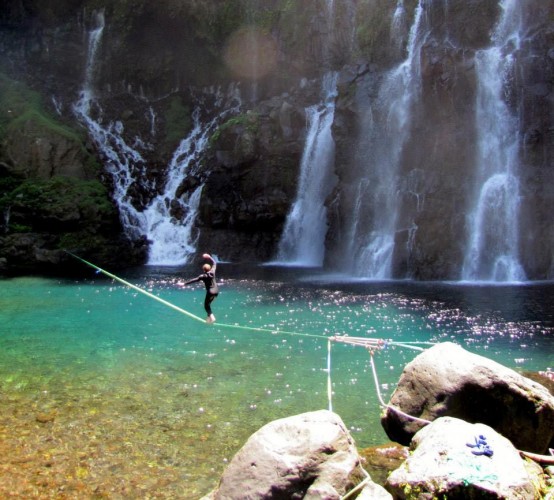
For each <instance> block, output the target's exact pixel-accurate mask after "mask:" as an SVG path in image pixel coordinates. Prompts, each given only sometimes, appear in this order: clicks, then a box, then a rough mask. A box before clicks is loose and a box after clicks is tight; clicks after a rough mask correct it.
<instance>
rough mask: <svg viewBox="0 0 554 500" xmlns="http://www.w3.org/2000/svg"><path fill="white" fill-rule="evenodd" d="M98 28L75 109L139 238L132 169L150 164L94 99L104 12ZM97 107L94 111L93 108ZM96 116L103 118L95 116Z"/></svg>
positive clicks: (140, 221) (91, 34)
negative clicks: (104, 116)
mask: <svg viewBox="0 0 554 500" xmlns="http://www.w3.org/2000/svg"><path fill="white" fill-rule="evenodd" d="M95 23H96V27H95V28H93V29H92V30H91V31H90V32H89V41H88V51H87V61H86V67H85V79H84V82H83V88H82V90H81V92H80V94H79V99H78V101H77V102H76V103H75V105H74V106H73V111H74V112H75V114H76V116H77V118H78V119H79V120H80V121H81V123H83V124H84V125H85V127H86V128H87V129H88V131H89V133H90V135H91V137H92V139H93V140H94V142H95V143H96V145H97V147H98V148H99V150H100V151H101V152H102V154H103V156H104V162H105V163H104V166H105V168H106V170H107V172H108V173H109V174H110V175H111V176H112V179H113V186H114V193H113V198H114V200H115V201H116V203H117V205H118V207H119V214H120V218H121V222H122V224H123V227H124V229H125V231H126V232H127V234H128V235H129V236H130V237H131V238H133V239H137V238H139V237H141V236H142V235H143V234H144V233H143V231H142V227H143V225H144V224H143V217H142V214H140V213H139V212H138V211H137V210H136V209H135V208H134V207H133V205H132V203H131V200H130V198H129V197H128V194H127V193H128V190H129V188H130V186H131V185H132V184H133V182H134V179H133V177H132V175H131V169H132V167H134V166H138V168H139V169H141V170H142V171H144V169H145V167H146V165H145V162H144V159H143V158H142V156H141V154H140V152H139V151H137V150H136V149H134V148H133V147H131V146H129V145H128V144H127V143H126V142H125V141H124V140H123V138H122V135H121V134H122V132H123V124H122V123H121V122H119V121H116V122H110V123H109V124H107V125H103V124H102V121H101V120H102V110H101V109H100V108H99V106H97V104H96V102H95V99H94V71H95V69H96V58H97V57H96V56H97V52H98V48H99V47H100V44H101V40H102V34H103V32H104V27H105V20H104V13H103V12H102V11H100V12H98V13H96V15H95ZM93 108H94V109H93ZM94 113H95V114H96V115H97V116H98V117H99V118H96V117H94V116H93V114H94Z"/></svg>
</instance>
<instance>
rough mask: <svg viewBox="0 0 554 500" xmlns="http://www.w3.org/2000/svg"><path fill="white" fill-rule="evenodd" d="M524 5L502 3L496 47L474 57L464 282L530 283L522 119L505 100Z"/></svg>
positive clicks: (494, 40)
mask: <svg viewBox="0 0 554 500" xmlns="http://www.w3.org/2000/svg"><path fill="white" fill-rule="evenodd" d="M522 3H523V2H522V1H521V0H505V1H503V2H502V4H501V7H502V15H501V19H500V21H499V23H498V25H497V27H496V29H495V32H494V34H493V38H492V45H491V46H490V47H489V48H488V49H485V50H482V51H479V52H478V53H477V54H476V56H475V63H476V73H477V77H478V92H477V104H476V115H475V119H476V127H477V132H478V137H479V143H478V152H477V169H478V170H477V181H476V187H475V197H474V201H473V210H472V211H471V213H470V216H469V228H470V231H469V242H468V249H467V252H466V256H465V260H464V266H463V270H462V279H464V280H471V281H474V280H479V281H493V282H497V281H502V282H506V281H507V282H511V281H522V280H525V273H524V271H523V269H522V267H521V265H520V263H519V211H520V209H519V205H520V194H519V178H518V155H519V139H518V132H517V131H518V120H517V116H516V114H515V113H514V112H513V111H512V110H511V109H510V107H509V104H508V102H507V101H506V96H507V89H509V86H510V85H511V83H512V82H511V79H512V73H513V68H514V57H515V52H516V51H517V50H518V49H519V47H520V33H521V31H522V26H521V24H522Z"/></svg>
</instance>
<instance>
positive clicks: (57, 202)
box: [0, 177, 117, 232]
mask: <svg viewBox="0 0 554 500" xmlns="http://www.w3.org/2000/svg"><path fill="white" fill-rule="evenodd" d="M8 208H10V209H11V213H12V215H13V216H14V220H13V222H10V227H9V228H8V229H9V232H22V231H29V230H30V229H35V225H36V224H38V225H40V224H41V221H43V220H44V219H45V218H52V219H58V220H61V221H64V220H69V221H71V222H72V223H75V222H79V223H80V224H81V225H83V226H91V227H92V228H95V227H97V226H98V225H99V224H100V223H101V222H103V221H106V220H110V219H113V218H115V217H116V216H117V214H116V210H115V207H114V206H113V204H112V203H111V201H110V199H109V195H108V191H107V189H106V188H105V187H104V186H103V185H102V184H101V183H100V182H99V181H81V180H77V179H72V178H69V177H53V178H51V179H47V180H45V179H27V180H25V181H23V182H21V183H20V184H19V185H18V186H17V187H16V188H15V189H13V190H12V191H9V192H4V193H3V195H2V196H1V197H0V212H3V211H5V210H6V209H8Z"/></svg>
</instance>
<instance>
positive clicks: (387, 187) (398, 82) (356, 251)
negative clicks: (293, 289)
mask: <svg viewBox="0 0 554 500" xmlns="http://www.w3.org/2000/svg"><path fill="white" fill-rule="evenodd" d="M398 6H399V7H398V8H397V11H396V13H395V15H397V16H400V15H401V7H403V3H401V2H399V3H398ZM422 17H423V0H420V1H419V3H418V5H417V7H416V9H415V13H414V19H413V22H412V26H411V28H410V33H409V39H408V45H407V57H406V59H405V60H404V61H403V62H402V63H401V64H399V65H398V66H397V67H395V68H393V69H392V70H391V71H389V72H388V74H386V75H385V77H384V79H383V81H382V83H381V85H380V90H379V92H378V97H377V99H376V101H375V102H374V103H372V106H371V109H370V110H369V111H368V117H367V123H366V124H365V128H366V132H365V137H364V138H363V142H364V151H366V158H365V159H364V158H361V160H362V161H365V162H366V168H365V172H364V173H363V174H362V178H361V179H360V182H359V184H358V186H357V192H356V193H354V202H353V214H352V223H351V227H350V231H349V236H348V241H349V244H350V248H349V249H348V252H347V254H348V255H349V260H353V261H354V269H353V272H354V274H355V275H357V276H361V277H367V278H372V279H388V278H390V277H391V267H392V255H393V251H394V239H395V232H396V221H397V218H398V209H399V202H398V195H397V193H398V170H399V165H400V160H401V154H402V150H403V147H404V145H405V142H406V140H407V139H408V137H409V135H410V128H411V116H412V106H413V102H414V100H415V99H416V97H417V96H418V95H419V92H420V83H421V81H420V73H419V67H420V61H419V52H420V47H421V43H422V38H423V34H422V30H421V24H422V23H421V20H422ZM368 217H369V220H370V222H369V226H368V225H366V224H363V223H362V221H364V220H366V219H367V218H368Z"/></svg>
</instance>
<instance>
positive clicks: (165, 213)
mask: <svg viewBox="0 0 554 500" xmlns="http://www.w3.org/2000/svg"><path fill="white" fill-rule="evenodd" d="M228 111H229V110H227V111H226V112H225V113H224V114H226V113H228ZM221 117H222V115H220V116H218V117H216V118H215V119H213V120H211V121H210V122H209V123H207V124H202V123H201V120H200V110H199V109H197V110H196V111H195V112H194V113H193V120H194V127H193V129H192V131H191V133H190V134H189V135H188V137H186V138H185V139H184V140H182V141H181V143H180V144H179V147H178V148H177V150H176V151H175V153H174V154H173V158H172V159H171V162H170V164H169V168H168V172H167V182H166V185H165V188H164V192H163V193H162V194H160V195H159V196H157V197H156V198H154V200H152V203H151V204H150V205H149V206H148V208H147V209H146V210H145V211H144V217H145V233H146V237H147V238H148V240H149V241H151V245H150V252H149V256H148V264H151V265H154V264H156V265H180V264H184V263H186V262H187V261H188V259H189V257H190V256H191V255H192V254H194V253H195V251H196V248H195V245H196V238H195V235H194V231H193V227H194V222H195V220H196V216H197V212H198V207H199V205H200V197H201V194H202V189H203V187H204V185H203V184H200V185H199V186H198V187H197V188H196V189H195V190H194V191H192V193H191V194H190V195H188V196H183V197H181V198H178V197H177V190H178V188H179V186H180V184H181V182H182V181H183V179H184V178H186V177H187V175H191V174H195V173H196V168H195V167H197V166H198V160H199V157H200V155H201V154H202V153H203V151H204V150H205V148H206V146H207V144H208V140H209V138H210V136H211V134H212V133H213V132H214V131H215V128H216V126H217V124H218V123H219V121H220V120H221ZM172 211H179V212H182V213H184V214H186V215H185V217H184V218H183V219H182V220H179V219H176V218H175V217H174V216H172V215H171V212H172Z"/></svg>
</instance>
